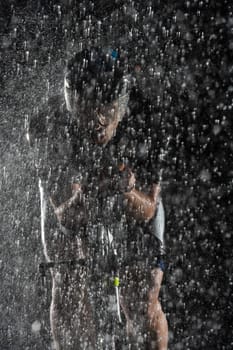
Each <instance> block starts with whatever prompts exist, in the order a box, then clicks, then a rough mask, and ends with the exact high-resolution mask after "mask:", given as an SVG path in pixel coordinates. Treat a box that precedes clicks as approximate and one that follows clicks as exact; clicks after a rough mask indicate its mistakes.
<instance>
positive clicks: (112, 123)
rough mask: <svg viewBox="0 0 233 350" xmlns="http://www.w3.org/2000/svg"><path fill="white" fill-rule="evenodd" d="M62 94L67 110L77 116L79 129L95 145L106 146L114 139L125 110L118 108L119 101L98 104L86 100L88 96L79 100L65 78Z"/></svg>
mask: <svg viewBox="0 0 233 350" xmlns="http://www.w3.org/2000/svg"><path fill="white" fill-rule="evenodd" d="M90 89H91V87H90ZM64 93H65V101H66V106H67V109H68V111H69V112H71V113H72V114H73V115H75V116H77V118H78V120H79V125H80V127H82V128H83V130H87V132H89V133H90V134H91V135H92V138H93V140H94V141H95V143H97V144H99V145H105V144H107V143H108V142H109V141H110V140H111V139H112V138H113V137H114V135H115V133H116V129H117V126H118V124H119V122H120V120H121V119H122V116H123V115H124V114H125V110H126V108H123V109H124V110H123V109H122V107H120V104H119V101H120V100H119V99H118V100H115V101H113V102H111V103H110V104H100V103H97V102H96V101H94V100H93V99H88V94H87V96H86V97H82V98H81V97H80V95H78V94H77V92H76V91H72V89H71V86H70V85H69V81H68V80H67V79H66V78H65V84H64Z"/></svg>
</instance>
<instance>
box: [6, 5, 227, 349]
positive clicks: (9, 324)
mask: <svg viewBox="0 0 233 350" xmlns="http://www.w3.org/2000/svg"><path fill="white" fill-rule="evenodd" d="M86 3H87V2H86ZM89 3H90V2H89ZM123 3H124V1H119V2H118V3H115V2H109V1H106V2H104V1H101V0H100V1H96V2H94V4H93V6H92V8H90V7H88V6H86V12H85V11H84V10H83V9H84V7H85V6H84V5H85V4H84V2H83V3H82V4H80V2H78V1H68V0H63V1H62V0H60V1H55V0H54V1H42V0H41V1H35V0H28V1H26V0H24V1H16V0H15V1H13V0H12V1H6V0H5V1H4V0H0V45H1V50H0V69H1V75H0V93H1V98H0V151H1V158H0V189H1V192H0V196H1V198H0V206H1V226H0V230H1V231H0V232H1V233H0V235H1V236H0V238H1V239H0V254H1V256H0V273H1V287H0V307H1V318H0V348H1V349H2V350H8V349H10V350H13V349H15V350H18V349H30V350H31V349H37V350H42V349H43V350H45V349H50V348H51V340H50V329H49V321H48V317H49V316H48V309H49V303H50V287H51V286H50V280H49V278H48V279H47V282H46V283H47V287H46V286H45V287H43V288H42V287H41V280H40V278H39V275H38V263H39V262H40V261H41V260H42V247H41V242H40V211H39V209H40V208H39V193H38V184H37V177H36V172H35V170H34V167H33V154H32V152H31V150H30V149H29V147H28V145H27V142H26V137H25V135H26V130H27V121H28V118H30V116H31V115H32V113H33V112H35V110H36V107H37V106H40V105H42V104H43V103H46V101H47V99H48V97H49V96H52V95H54V94H60V93H62V79H63V78H62V77H63V70H64V65H65V60H66V58H67V57H68V56H69V55H70V54H71V53H72V52H73V51H75V48H76V45H78V44H77V43H78V42H79V41H80V38H81V36H78V35H77V30H76V29H75V28H76V23H83V21H85V20H88V18H90V17H88V16H94V17H95V18H98V19H99V20H102V18H103V16H108V17H109V15H110V13H111V12H112V11H114V9H116V8H117V7H121V5H122V4H123ZM135 3H136V4H137V7H138V10H139V12H140V14H142V16H141V17H139V20H138V22H139V25H140V21H142V22H143V20H142V19H141V18H142V17H143V14H145V13H147V11H149V10H148V8H149V6H150V2H149V1H148V2H147V5H145V4H143V2H142V3H140V2H135ZM144 3H145V2H144ZM152 5H153V6H152V9H153V10H154V16H152V20H151V22H150V23H149V27H150V28H152V27H154V28H155V34H153V35H156V36H157V46H156V49H155V51H154V52H153V55H152V57H151V56H149V54H148V55H147V54H146V48H147V47H148V46H149V45H150V42H149V41H148V40H147V39H146V37H143V36H140V35H139V36H140V40H141V44H139V41H138V38H136V39H137V40H136V39H134V38H133V40H132V42H131V44H130V45H131V46H136V45H137V44H138V45H139V46H140V45H141V46H140V50H139V52H140V54H139V56H140V55H142V54H143V53H144V56H145V59H146V60H150V61H151V60H156V62H157V64H158V67H159V70H160V73H161V74H160V76H159V78H158V80H157V84H156V85H155V86H156V94H157V96H160V102H158V108H160V109H161V113H163V116H164V124H165V128H164V130H166V133H168V134H170V135H171V136H172V142H171V144H170V147H169V154H168V157H167V158H166V161H165V162H164V164H163V167H164V184H163V197H164V203H165V207H166V216H167V228H166V232H167V245H168V252H169V256H170V264H169V266H168V269H167V273H166V277H165V283H164V285H163V287H162V291H161V299H162V303H163V306H164V309H165V311H166V314H167V318H168V322H169V337H170V343H169V344H170V345H169V346H170V349H176V350H180V349H207V350H211V349H232V347H233V339H232V334H233V330H232V326H231V323H232V322H231V313H232V306H233V305H232V300H231V292H232V283H233V281H232V253H231V243H232V237H231V236H232V212H233V204H232V185H233V182H232V175H233V167H232V161H233V157H232V153H233V152H232V151H233V139H232V127H233V123H232V90H233V85H232V84H233V78H232V76H233V75H232V73H233V66H232V62H233V60H232V50H233V34H232V33H233V13H232V12H231V9H230V7H229V6H228V4H227V2H226V1H211V0H205V1H199V0H198V1H171V2H169V1H161V2H160V1H155V2H152ZM103 13H104V15H103ZM91 25H92V24H91V23H89V24H88V26H91ZM79 35H80V32H79ZM81 35H82V40H84V41H85V40H88V39H87V38H86V37H85V33H84V32H82V33H81ZM83 38H84V39H83ZM99 40H100V43H101V42H103V43H105V39H102V37H100V39H99ZM132 43H133V45H132ZM35 322H37V323H35ZM36 324H39V325H40V331H38V332H36V331H35V325H36Z"/></svg>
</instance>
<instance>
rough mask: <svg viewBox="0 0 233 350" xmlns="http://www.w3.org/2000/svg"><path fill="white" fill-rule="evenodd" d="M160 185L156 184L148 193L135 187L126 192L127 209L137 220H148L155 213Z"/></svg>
mask: <svg viewBox="0 0 233 350" xmlns="http://www.w3.org/2000/svg"><path fill="white" fill-rule="evenodd" d="M159 193H160V186H159V185H156V184H154V185H153V186H152V188H151V191H150V192H149V193H148V194H147V193H145V192H142V191H139V190H137V189H135V188H133V189H132V190H131V191H129V192H125V193H124V197H125V199H126V210H127V211H128V213H129V214H130V215H132V216H133V218H134V219H136V220H143V221H148V220H150V219H152V218H153V216H154V215H155V211H156V207H157V200H158V195H159Z"/></svg>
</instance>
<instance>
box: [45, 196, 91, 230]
mask: <svg viewBox="0 0 233 350" xmlns="http://www.w3.org/2000/svg"><path fill="white" fill-rule="evenodd" d="M50 201H51V204H52V206H53V209H54V213H55V215H56V217H57V219H58V221H59V222H60V224H61V225H62V226H64V227H66V228H69V229H75V228H76V227H77V226H80V224H83V223H84V222H85V220H86V212H85V210H84V203H83V195H82V192H81V190H78V191H75V192H74V193H73V195H72V197H70V198H69V199H68V200H67V201H66V202H64V203H62V204H60V205H59V206H57V207H56V205H55V204H54V202H53V200H52V198H50Z"/></svg>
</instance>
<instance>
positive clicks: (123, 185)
mask: <svg viewBox="0 0 233 350" xmlns="http://www.w3.org/2000/svg"><path fill="white" fill-rule="evenodd" d="M113 183H114V187H115V188H116V189H117V190H118V191H120V192H122V193H126V192H130V191H132V189H133V188H134V187H135V183H136V178H135V175H134V173H133V172H132V170H131V169H130V168H128V167H126V166H125V165H124V164H121V165H120V166H119V173H118V174H117V175H114V178H113Z"/></svg>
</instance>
